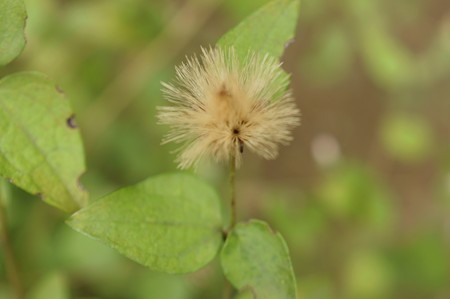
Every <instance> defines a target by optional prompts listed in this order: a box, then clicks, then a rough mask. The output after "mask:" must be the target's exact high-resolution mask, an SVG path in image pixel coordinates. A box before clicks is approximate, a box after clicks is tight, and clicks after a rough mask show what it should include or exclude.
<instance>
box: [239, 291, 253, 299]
mask: <svg viewBox="0 0 450 299" xmlns="http://www.w3.org/2000/svg"><path fill="white" fill-rule="evenodd" d="M234 299H256V297H255V296H254V295H253V293H252V291H250V290H245V291H242V292H240V293H239V294H238V295H237V296H236V297H234Z"/></svg>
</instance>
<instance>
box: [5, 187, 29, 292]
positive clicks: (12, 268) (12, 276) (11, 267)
mask: <svg viewBox="0 0 450 299" xmlns="http://www.w3.org/2000/svg"><path fill="white" fill-rule="evenodd" d="M4 188H6V183H5V182H0V226H1V228H0V229H1V231H0V243H1V247H2V249H3V255H4V260H5V267H6V272H7V275H8V279H9V282H10V284H11V287H12V289H13V290H14V293H15V298H17V299H24V298H25V294H24V290H23V288H22V282H21V281H20V277H19V268H18V267H17V262H16V259H15V256H14V251H13V249H12V245H11V238H10V236H9V232H8V221H7V218H6V209H5V203H4V198H3V196H4V195H5V193H6V191H5V190H4Z"/></svg>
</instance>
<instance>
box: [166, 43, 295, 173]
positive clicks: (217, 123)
mask: <svg viewBox="0 0 450 299" xmlns="http://www.w3.org/2000/svg"><path fill="white" fill-rule="evenodd" d="M286 80H288V78H286V76H284V73H283V72H282V70H281V68H280V63H278V62H277V61H276V60H275V59H274V58H271V57H269V56H267V55H265V56H261V55H258V54H256V53H249V54H248V55H247V57H246V59H244V60H242V61H240V60H239V59H238V56H237V55H236V53H235V51H234V50H233V49H226V50H223V49H219V48H210V49H202V55H201V56H200V58H197V57H195V56H194V57H193V58H190V59H187V61H186V62H185V63H183V64H181V65H180V66H179V67H177V68H176V81H175V82H174V84H166V83H163V93H164V95H165V97H166V99H167V100H168V101H169V102H170V103H171V106H166V107H158V109H159V113H158V118H159V122H160V123H161V124H167V125H169V126H170V127H171V130H170V132H169V133H168V135H167V136H166V137H165V138H164V140H163V143H167V142H172V141H173V142H176V143H180V144H182V146H181V147H180V148H179V154H178V157H177V162H178V163H179V167H180V168H189V167H191V166H193V165H197V164H198V162H199V160H200V159H201V158H202V157H204V156H207V157H212V158H213V159H215V160H217V161H226V160H228V159H229V158H230V157H232V156H234V158H235V159H236V161H237V162H236V163H237V164H239V163H240V157H241V153H242V151H243V149H244V148H248V149H250V150H251V151H252V152H255V153H256V154H258V155H260V156H262V157H263V158H265V159H274V158H275V157H276V156H277V155H278V145H279V144H287V143H288V142H289V141H290V140H291V139H292V137H291V134H290V131H291V130H292V128H293V127H295V126H297V125H298V124H299V122H300V118H299V115H300V112H299V110H298V109H297V107H296V105H295V104H294V100H293V98H292V93H291V91H290V90H286V89H285V86H286V83H287V82H286Z"/></svg>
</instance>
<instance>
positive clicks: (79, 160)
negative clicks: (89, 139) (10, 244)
mask: <svg viewBox="0 0 450 299" xmlns="http://www.w3.org/2000/svg"><path fill="white" fill-rule="evenodd" d="M84 171H85V168H84V153H83V146H82V142H81V137H80V133H79V130H78V129H77V127H76V124H75V121H74V115H73V112H72V109H71V108H70V105H69V101H68V100H67V99H66V97H65V96H64V94H62V93H61V91H60V90H59V88H58V87H56V86H55V84H54V83H52V82H51V81H50V80H49V79H48V78H47V77H46V76H44V75H42V74H39V73H30V72H26V73H18V74H14V75H11V76H8V77H6V78H4V79H2V80H0V176H2V177H5V178H7V179H9V180H10V182H11V183H13V184H15V185H16V186H18V187H20V188H22V189H24V190H25V191H28V192H30V193H31V194H35V195H38V196H39V197H41V198H42V199H43V200H44V201H46V202H47V203H49V204H51V205H53V206H56V207H58V208H60V209H62V210H64V211H67V212H73V211H75V210H77V209H78V208H79V207H80V206H83V205H84V204H85V201H86V200H87V193H86V192H85V191H84V190H83V189H82V188H81V186H80V184H79V177H80V176H81V174H82V173H83V172H84Z"/></svg>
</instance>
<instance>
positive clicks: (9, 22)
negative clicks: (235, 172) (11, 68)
mask: <svg viewBox="0 0 450 299" xmlns="http://www.w3.org/2000/svg"><path fill="white" fill-rule="evenodd" d="M26 18H27V13H26V10H25V4H24V3H23V1H21V0H1V1H0V66H2V65H5V64H8V63H9V62H11V61H12V60H13V59H14V58H16V57H17V56H19V54H20V53H21V52H22V50H23V48H24V46H25V34H24V29H25V22H26Z"/></svg>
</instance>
